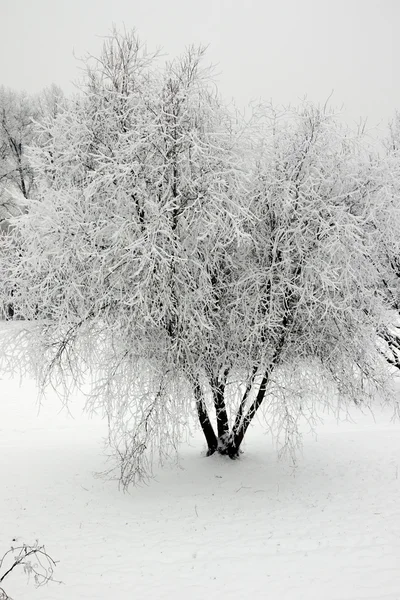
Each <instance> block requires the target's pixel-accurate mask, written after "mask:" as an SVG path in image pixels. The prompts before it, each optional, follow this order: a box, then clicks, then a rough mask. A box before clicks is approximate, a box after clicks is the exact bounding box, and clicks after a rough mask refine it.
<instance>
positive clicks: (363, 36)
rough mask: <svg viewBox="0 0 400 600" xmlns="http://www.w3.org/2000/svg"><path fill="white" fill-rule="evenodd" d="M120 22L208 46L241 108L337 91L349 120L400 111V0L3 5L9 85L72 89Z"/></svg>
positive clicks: (17, 1)
mask: <svg viewBox="0 0 400 600" xmlns="http://www.w3.org/2000/svg"><path fill="white" fill-rule="evenodd" d="M113 23H115V24H116V25H117V26H122V25H125V27H126V28H131V27H134V28H136V30H137V31H138V33H139V35H140V37H141V38H142V39H143V40H144V41H147V43H148V46H149V48H150V49H153V48H156V47H158V46H161V47H162V48H163V49H164V51H165V52H166V53H168V54H170V55H171V56H174V55H176V54H179V53H180V52H181V51H182V50H183V49H184V48H185V47H186V46H187V45H189V44H191V43H196V44H197V43H202V44H208V45H209V51H208V60H209V62H212V63H214V64H217V72H218V76H217V80H218V82H219V87H220V89H221V91H222V93H223V95H224V96H225V97H227V98H228V99H230V98H235V100H236V101H237V102H238V103H239V104H240V105H243V104H246V103H248V102H249V101H250V100H257V99H259V98H264V99H272V100H273V101H274V102H276V103H288V102H291V103H296V102H297V101H298V99H300V98H302V97H304V96H305V95H307V97H308V98H310V99H312V100H315V101H318V102H323V101H324V100H326V98H327V97H328V96H329V94H330V93H331V91H332V90H333V91H334V95H333V102H334V104H335V105H337V106H340V105H341V104H344V105H345V117H346V119H347V120H349V121H356V120H358V118H359V117H369V123H370V124H371V125H375V124H377V123H378V122H382V123H385V122H386V121H387V120H388V119H389V118H390V116H391V115H392V114H393V112H394V110H395V109H396V108H397V109H400V69H399V62H400V32H399V27H400V0H195V1H194V0H0V84H3V85H5V86H7V87H12V88H14V89H26V90H27V91H28V92H36V91H39V90H40V89H41V88H43V87H45V86H48V85H50V84H51V83H52V82H54V83H57V84H58V85H60V86H61V87H62V88H63V89H65V90H66V91H70V90H71V89H72V84H71V82H72V81H74V80H77V79H78V78H79V70H78V69H79V62H78V61H77V60H76V59H75V58H74V54H75V55H76V56H78V57H79V56H82V55H84V54H85V52H91V53H93V54H97V53H98V52H99V49H100V46H101V39H100V37H101V36H102V35H107V33H109V31H110V28H111V26H112V24H113ZM395 65H396V67H397V68H396V72H395Z"/></svg>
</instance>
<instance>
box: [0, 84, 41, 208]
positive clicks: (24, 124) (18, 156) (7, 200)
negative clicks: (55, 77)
mask: <svg viewBox="0 0 400 600" xmlns="http://www.w3.org/2000/svg"><path fill="white" fill-rule="evenodd" d="M37 114H38V109H37V104H36V101H35V99H33V98H31V97H29V96H28V95H27V94H25V93H17V92H14V91H12V90H7V89H5V88H4V87H1V88H0V204H1V207H2V214H3V218H4V216H6V215H7V214H14V213H15V211H16V209H17V205H18V204H19V199H21V200H20V201H22V202H23V200H24V199H26V198H28V197H29V194H30V192H31V189H32V186H33V171H32V168H31V167H30V165H29V161H28V160H27V157H26V147H27V146H28V145H29V144H31V143H32V141H33V137H34V134H33V120H34V119H35V118H36V117H37ZM17 210H18V209H17Z"/></svg>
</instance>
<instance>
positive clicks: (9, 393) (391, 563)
mask: <svg viewBox="0 0 400 600" xmlns="http://www.w3.org/2000/svg"><path fill="white" fill-rule="evenodd" d="M35 398H36V392H35V388H34V385H33V384H32V382H29V381H25V382H23V383H22V385H21V387H20V386H19V382H18V381H16V380H6V379H3V380H0V484H1V488H0V489H1V491H0V551H1V553H2V551H5V550H7V549H8V548H9V547H10V545H11V544H12V543H14V545H15V544H16V543H18V542H20V543H22V542H26V543H33V542H34V541H35V540H36V539H37V538H38V539H39V541H40V542H42V543H45V544H46V547H47V550H48V551H49V553H50V554H51V555H52V556H53V557H54V558H55V559H57V560H59V561H60V562H59V564H58V567H57V569H56V573H55V577H56V578H57V579H60V580H62V582H63V583H62V584H60V585H58V584H56V583H50V584H49V585H48V586H47V587H42V588H39V589H35V588H34V586H33V582H30V583H27V580H26V575H25V574H24V573H23V572H14V573H12V574H11V575H10V577H9V578H8V579H7V580H5V581H4V588H5V589H6V591H7V592H8V593H9V594H10V596H11V597H12V598H14V599H15V600H28V599H29V600H36V599H41V600H67V599H68V600H86V599H93V600H103V599H107V600H108V599H111V598H112V599H113V600H114V599H115V600H133V599H137V600H146V599H150V598H151V599H154V600H158V599H163V598H165V599H171V600H181V599H182V600H189V599H190V600H204V599H207V600H212V599H214V598H215V599H219V600H222V599H223V600H228V599H229V600H230V599H232V598H235V599H236V600H240V599H242V598H243V599H247V598H254V599H264V598H265V599H268V600H301V599H303V598H304V599H307V600H313V599H318V600H322V599H324V600H330V599H332V600H333V599H335V600H347V599H348V600H350V599H351V600H355V599H367V598H368V599H370V600H381V599H385V600H389V599H390V600H395V599H400V478H399V467H400V424H399V423H393V422H391V420H390V418H391V412H389V411H387V412H382V411H378V412H377V414H376V420H375V422H374V420H373V419H372V417H371V416H370V415H369V414H366V415H363V414H361V413H358V412H354V414H353V417H354V418H355V419H356V421H357V423H356V424H355V423H351V422H344V423H340V424H339V425H338V424H337V423H336V422H335V420H334V419H333V418H332V417H327V418H326V419H325V423H324V425H323V426H319V427H318V436H317V439H315V437H313V436H311V435H308V436H306V437H305V438H304V450H303V453H302V455H300V456H299V463H298V466H297V469H296V470H294V469H293V468H292V467H291V466H290V464H289V463H288V462H287V461H286V462H285V461H277V459H276V454H275V451H274V448H273V446H272V443H271V442H270V440H269V438H268V437H267V436H265V435H263V434H262V433H261V432H260V431H259V430H258V429H257V427H256V428H254V430H253V431H252V432H251V435H250V436H249V439H248V441H247V444H246V447H245V454H244V455H243V457H242V458H241V459H240V460H239V461H236V462H232V461H230V460H229V459H226V460H224V459H222V458H221V457H211V458H204V457H203V456H201V450H202V441H201V438H200V437H199V438H198V439H194V440H193V443H192V445H191V446H188V447H185V448H183V449H182V461H181V464H180V466H179V467H177V466H172V465H171V466H169V467H166V468H164V469H163V470H157V472H156V476H155V479H154V480H152V481H151V482H150V483H149V484H148V485H143V486H141V487H138V488H136V489H133V490H131V492H130V493H129V494H124V493H122V492H119V491H118V488H117V485H116V483H115V482H105V481H103V480H101V479H98V478H95V477H94V475H93V473H94V472H98V471H101V470H102V469H103V468H104V466H105V462H104V455H103V454H102V437H103V436H104V435H105V426H104V423H103V422H101V421H100V419H96V418H92V419H89V418H88V417H87V416H82V414H81V412H80V403H79V402H78V401H76V402H75V403H73V405H72V407H71V410H72V413H73V416H74V418H71V417H70V416H68V415H67V414H66V413H65V412H60V405H59V403H58V401H57V399H56V398H54V399H49V400H48V401H47V402H46V403H45V404H44V406H43V407H42V409H41V411H40V413H39V414H37V405H36V404H35ZM13 539H16V540H17V542H12V540H13Z"/></svg>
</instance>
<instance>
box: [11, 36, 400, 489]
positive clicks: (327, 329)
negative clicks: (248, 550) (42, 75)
mask: <svg viewBox="0 0 400 600" xmlns="http://www.w3.org/2000/svg"><path fill="white" fill-rule="evenodd" d="M202 58H203V50H202V49H195V48H191V49H189V50H188V51H187V52H186V53H185V54H184V55H183V56H182V57H181V58H179V59H177V60H174V61H172V62H170V63H167V64H166V65H165V66H164V67H162V66H160V60H159V59H158V58H157V56H156V55H151V54H149V53H148V52H147V51H146V48H145V47H144V46H142V45H141V44H140V43H139V41H138V39H137V38H136V36H135V35H134V34H130V33H127V34H124V35H120V34H118V33H117V32H114V33H113V35H112V36H111V37H110V38H109V39H108V40H107V41H106V43H105V46H104V49H103V53H102V55H101V57H100V58H99V59H98V60H94V61H91V62H89V64H88V70H87V79H86V85H85V86H84V88H83V90H82V91H83V94H82V95H81V96H78V97H76V98H74V99H73V100H71V101H70V102H69V104H68V106H67V105H65V106H64V108H63V109H62V110H61V111H59V112H58V113H57V114H56V115H54V117H53V118H50V119H47V120H46V121H45V122H44V124H43V125H42V128H41V134H40V136H39V144H38V146H37V148H36V149H34V150H33V151H32V164H33V165H34V168H35V173H36V177H37V190H36V191H35V196H34V198H33V199H32V200H30V201H29V210H28V212H27V214H25V215H21V216H19V217H18V218H16V219H14V229H13V234H12V239H11V240H9V239H7V243H6V244H5V245H4V247H7V252H8V253H10V247H11V246H12V247H13V248H14V249H15V248H16V247H17V251H14V254H13V257H14V259H13V260H12V261H11V262H10V261H9V260H7V261H5V260H3V261H2V262H1V280H2V281H3V282H7V283H6V284H3V294H5V295H6V294H7V289H10V286H12V287H13V289H14V296H13V301H14V303H15V311H16V313H17V314H19V315H20V316H21V317H23V319H25V321H24V325H23V326H21V327H19V328H17V330H18V334H17V337H15V335H14V334H13V335H14V338H12V339H10V338H8V340H7V341H8V344H9V346H8V350H7V349H6V351H5V353H4V356H5V359H6V360H7V358H9V359H10V360H11V362H12V361H15V353H14V352H13V350H14V349H15V348H17V347H19V348H21V347H24V348H26V353H24V352H19V354H18V358H19V362H20V363H23V360H24V357H27V359H26V360H27V361H28V362H27V363H25V364H27V366H28V367H29V368H30V369H33V370H34V371H35V372H36V374H37V376H38V378H39V380H41V382H42V384H43V385H44V386H45V384H46V383H48V382H49V381H50V382H52V383H53V384H54V385H56V386H57V387H58V388H59V386H60V384H61V383H64V384H65V390H66V392H67V393H68V391H69V390H70V386H71V382H72V383H73V384H75V385H80V384H82V383H87V380H88V378H91V393H90V398H89V407H90V408H92V409H99V410H104V411H105V413H106V415H107V417H108V420H109V426H110V435H109V443H110V445H111V447H112V448H113V450H114V453H115V456H116V457H117V459H118V464H119V469H120V472H119V477H120V479H121V481H122V483H123V485H128V484H129V483H130V482H131V481H133V480H135V478H136V477H137V476H140V475H141V474H143V472H145V471H146V468H147V467H148V466H149V464H148V462H147V460H148V457H149V456H150V455H151V452H152V451H153V450H154V449H157V450H158V452H159V454H160V457H161V458H162V457H164V456H165V455H168V454H170V453H171V451H172V450H174V449H176V447H177V445H178V444H179V442H180V441H181V439H182V438H183V437H184V436H185V435H186V431H187V427H188V425H189V424H190V422H191V415H192V410H193V408H194V407H196V408H197V415H198V418H199V422H200V425H201V428H202V430H203V432H204V435H205V438H206V442H207V448H208V454H212V453H214V452H219V453H221V454H226V455H228V456H230V457H231V458H235V457H237V456H238V455H239V451H240V447H241V444H242V441H243V438H244V436H245V433H246V431H247V429H248V426H249V424H250V422H251V421H252V419H253V417H254V416H255V414H256V412H257V411H258V410H259V408H260V407H261V406H262V405H263V406H266V417H267V419H268V420H267V424H268V426H269V427H270V428H271V430H272V431H274V432H275V433H277V432H279V431H284V432H285V434H286V438H285V439H286V441H287V444H288V445H289V446H290V444H293V443H295V441H296V432H297V421H298V419H299V418H300V416H302V415H303V416H306V417H308V418H310V416H312V415H313V414H314V407H315V405H316V403H319V402H321V401H325V402H328V403H332V402H333V400H332V398H333V397H337V396H338V397H339V398H340V399H341V400H343V401H344V400H346V399H347V400H350V401H357V402H361V401H364V402H366V401H367V399H368V396H369V395H371V394H372V393H373V389H374V388H376V387H378V388H381V389H384V386H385V383H386V375H387V373H386V371H385V369H384V368H383V361H382V357H381V349H380V348H379V344H378V345H377V342H376V332H377V330H378V329H379V328H380V327H384V326H386V323H387V322H388V319H389V316H388V314H387V304H388V302H387V296H386V295H385V293H384V292H383V291H382V289H381V279H380V269H381V266H382V259H381V254H380V252H379V246H378V243H377V242H378V237H379V236H380V237H379V240H380V239H381V228H377V227H376V226H375V223H376V219H377V213H378V212H379V214H380V215H381V216H380V218H381V221H382V218H383V217H382V215H384V218H386V219H387V220H391V223H392V224H393V223H394V222H398V214H397V209H396V207H395V205H394V203H393V202H392V197H391V195H390V193H388V192H387V189H386V187H385V185H384V183H383V178H382V177H381V175H380V173H381V171H380V166H379V160H378V159H376V160H375V159H371V158H370V157H368V155H366V153H365V152H364V151H363V150H362V148H361V146H360V140H359V139H358V138H357V136H354V137H352V136H351V134H350V133H349V132H347V131H345V130H343V129H342V128H341V126H340V125H339V124H338V122H337V121H336V119H335V118H334V116H330V115H329V114H328V111H327V110H326V109H319V108H316V107H313V106H311V105H305V106H303V107H301V109H299V110H291V111H285V112H284V113H282V114H278V113H277V112H276V111H274V110H273V109H272V108H270V107H260V108H259V109H257V110H256V111H255V114H254V116H253V118H252V119H251V120H250V122H248V123H243V122H242V120H241V119H240V117H239V116H238V115H237V114H235V113H234V112H233V111H230V110H229V109H228V108H227V107H226V106H224V105H223V103H222V101H221V100H220V98H219V96H218V94H217V93H216V91H215V88H214V87H213V84H212V82H211V81H210V77H209V71H208V70H207V69H204V68H203V67H202ZM382 222H383V221H382ZM10 244H11V246H10ZM27 321H29V324H27ZM210 410H215V415H216V425H217V427H216V429H214V427H213V425H212V420H213V419H212V417H211V412H210Z"/></svg>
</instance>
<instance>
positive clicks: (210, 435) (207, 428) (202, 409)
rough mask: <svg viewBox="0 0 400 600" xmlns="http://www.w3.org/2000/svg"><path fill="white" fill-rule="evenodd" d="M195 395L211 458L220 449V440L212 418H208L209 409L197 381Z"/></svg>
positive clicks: (208, 454)
mask: <svg viewBox="0 0 400 600" xmlns="http://www.w3.org/2000/svg"><path fill="white" fill-rule="evenodd" d="M194 395H195V398H196V407H197V415H198V417H199V421H200V425H201V428H202V430H203V433H204V437H205V438H206V442H207V446H208V450H207V456H211V454H214V452H215V451H216V450H217V448H218V440H217V436H216V435H215V432H214V428H213V426H212V424H211V421H210V417H209V416H208V412H207V407H206V404H205V402H204V399H203V392H202V390H201V387H200V384H199V382H198V381H196V383H195V385H194Z"/></svg>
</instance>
